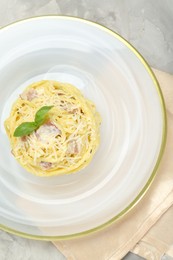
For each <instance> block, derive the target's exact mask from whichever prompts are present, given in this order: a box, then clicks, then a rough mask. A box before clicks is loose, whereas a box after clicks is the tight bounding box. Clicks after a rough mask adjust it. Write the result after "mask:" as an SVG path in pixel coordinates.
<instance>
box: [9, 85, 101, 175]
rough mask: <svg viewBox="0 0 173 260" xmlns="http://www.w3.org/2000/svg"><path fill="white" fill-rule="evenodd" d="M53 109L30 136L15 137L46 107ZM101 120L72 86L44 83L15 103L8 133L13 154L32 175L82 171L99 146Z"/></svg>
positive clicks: (33, 87) (20, 97)
mask: <svg viewBox="0 0 173 260" xmlns="http://www.w3.org/2000/svg"><path fill="white" fill-rule="evenodd" d="M45 105H46V106H53V107H52V109H51V110H50V111H49V116H48V118H47V120H46V121H45V122H44V123H43V124H42V125H41V126H40V127H39V128H38V129H36V130H34V131H33V132H32V133H31V134H29V135H26V136H22V137H15V136H14V131H15V129H16V128H17V127H18V126H19V125H20V124H21V123H23V122H32V121H34V117H35V113H36V112H37V111H38V109H40V108H41V107H43V106H45ZM100 123H101V119H100V115H99V113H98V112H97V111H96V108H95V105H94V104H93V103H92V102H91V101H89V100H88V99H86V98H84V96H83V95H82V94H81V92H80V91H79V90H78V89H77V88H75V87H74V86H72V85H70V84H64V83H59V82H56V81H50V80H43V81H40V82H36V83H34V84H32V85H30V86H29V87H27V88H26V89H25V91H24V92H23V93H22V94H21V95H20V96H19V98H18V99H17V100H16V102H15V103H14V105H13V107H12V110H11V113H10V116H9V118H8V119H7V120H6V121H5V129H6V132H7V135H8V137H9V139H10V143H11V149H12V154H13V155H14V157H15V158H16V159H17V160H18V162H19V163H20V164H21V165H22V166H23V167H24V168H25V169H26V170H27V171H29V172H31V173H33V174H36V175H39V176H51V175H58V174H64V173H72V172H76V171H79V170H80V169H82V168H84V167H85V166H86V165H88V164H89V162H90V161H91V159H92V158H93V155H94V153H95V152H96V150H97V148H98V145H99V139H100V138H99V136H100V135H99V127H100Z"/></svg>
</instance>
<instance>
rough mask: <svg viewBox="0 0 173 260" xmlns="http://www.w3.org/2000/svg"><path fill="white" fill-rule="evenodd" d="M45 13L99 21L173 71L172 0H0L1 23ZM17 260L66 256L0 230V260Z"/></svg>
mask: <svg viewBox="0 0 173 260" xmlns="http://www.w3.org/2000/svg"><path fill="white" fill-rule="evenodd" d="M48 14H61V15H70V16H77V17H82V18H85V19H89V20H92V21H96V22H98V23H101V24H103V25H105V26H107V27H109V28H110V29H112V30H114V31H116V32H118V33H119V34H120V35H122V36H123V37H124V38H126V39H127V40H128V41H130V42H131V43H132V44H133V45H134V46H135V47H136V48H137V49H138V50H139V52H140V53H141V54H142V55H143V56H144V58H145V59H146V60H147V61H148V63H149V64H150V65H151V66H153V67H155V68H158V69H160V70H163V71H166V72H169V73H173V30H172V25H173V4H172V0H164V1H163V0H157V1H156V0H50V1H49V0H39V1H36V0H0V26H4V25H7V24H9V23H11V22H14V21H16V20H20V19H24V18H27V17H32V16H39V15H48ZM20 259H21V260H29V259H30V260H34V259H35V260H49V259H50V260H62V259H65V258H64V257H63V256H62V254H60V253H59V252H58V250H57V249H56V248H55V247H54V246H53V245H52V244H51V243H50V242H41V241H32V240H28V239H24V238H20V237H16V236H14V235H11V234H7V233H5V232H3V231H0V260H20ZM126 259H127V258H126ZM129 259H132V258H129ZM81 260H82V259H81ZM93 260H95V259H93Z"/></svg>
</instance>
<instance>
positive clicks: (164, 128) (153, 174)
mask: <svg viewBox="0 0 173 260" xmlns="http://www.w3.org/2000/svg"><path fill="white" fill-rule="evenodd" d="M45 18H48V19H51V18H53V19H64V20H74V21H75V20H76V21H78V22H82V23H85V24H88V25H91V26H94V27H97V28H98V29H101V30H102V31H104V32H107V33H108V34H110V35H112V36H113V37H115V38H116V39H118V40H119V41H121V42H122V43H123V44H124V45H125V46H126V47H127V48H128V49H129V50H130V51H132V52H133V53H134V54H135V56H136V57H137V58H138V59H139V60H140V61H141V63H142V64H143V66H144V68H145V69H146V71H147V72H148V74H149V76H150V78H151V80H152V81H153V84H154V86H155V88H156V90H157V92H158V96H159V99H160V105H161V109H162V118H163V126H162V140H161V146H160V151H159V155H158V158H157V161H156V163H155V166H154V168H153V171H152V172H151V175H150V177H149V179H148V181H147V182H146V183H145V185H144V187H143V188H142V190H141V191H140V192H139V193H138V195H137V196H136V197H135V199H133V201H132V202H131V203H130V204H129V205H128V206H127V207H125V208H124V209H123V210H122V211H121V212H120V213H118V214H117V215H115V216H114V217H113V218H111V219H110V220H109V221H107V222H105V223H103V224H102V225H99V226H97V227H95V228H92V229H89V230H86V231H83V232H80V233H74V234H69V235H63V236H37V235H31V234H28V233H24V232H20V231H18V230H15V229H12V228H10V227H8V226H5V225H2V224H0V229H1V230H4V231H6V232H9V233H11V234H14V235H17V236H20V237H24V238H29V239H35V240H44V241H51V240H54V241H55V240H68V239H72V238H77V237H82V236H84V235H89V234H91V233H94V232H97V231H100V230H103V229H104V228H106V227H108V226H110V225H111V224H112V223H114V222H117V221H118V220H120V219H121V218H122V217H124V216H125V215H126V214H127V213H129V211H131V210H132V209H133V208H134V207H135V206H136V204H138V203H139V201H140V200H141V199H142V198H143V197H144V195H145V194H146V192H147V191H148V189H149V187H150V186H151V184H152V182H153V180H154V179H155V177H156V174H157V169H158V166H159V164H160V162H161V159H162V156H163V153H164V149H165V145H166V139H167V117H166V107H165V101H164V98H163V94H162V91H161V88H160V85H159V82H158V80H157V78H156V76H155V74H154V72H153V71H152V69H151V67H150V65H149V64H148V62H147V61H146V60H145V58H144V57H143V56H142V55H141V54H140V53H139V51H138V50H137V49H136V48H135V47H134V46H133V45H132V44H131V43H130V42H128V41H127V40H126V39H125V38H123V37H122V36H121V35H119V34H118V33H117V32H114V31H113V30H111V29H109V28H107V27H106V26H104V25H102V24H99V23H97V22H94V21H90V20H86V19H84V18H80V17H75V16H68V15H55V14H54V15H40V16H34V17H29V18H26V19H21V20H17V21H15V22H12V23H10V24H8V25H6V26H3V27H0V32H1V31H2V30H4V29H8V28H9V27H12V26H15V25H16V24H19V23H23V22H26V21H30V20H37V19H45Z"/></svg>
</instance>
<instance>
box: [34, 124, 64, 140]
mask: <svg viewBox="0 0 173 260" xmlns="http://www.w3.org/2000/svg"><path fill="white" fill-rule="evenodd" d="M42 134H44V135H50V134H52V135H54V136H57V135H60V134H61V130H59V128H58V127H57V126H56V125H54V124H53V123H51V122H50V121H48V122H47V123H45V124H44V125H42V126H40V127H39V128H38V130H36V136H37V138H39V137H40V136H41V135H42Z"/></svg>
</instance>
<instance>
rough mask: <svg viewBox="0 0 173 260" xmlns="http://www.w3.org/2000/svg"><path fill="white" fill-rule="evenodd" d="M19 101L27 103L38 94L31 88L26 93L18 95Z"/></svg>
mask: <svg viewBox="0 0 173 260" xmlns="http://www.w3.org/2000/svg"><path fill="white" fill-rule="evenodd" d="M20 97H21V99H23V100H28V101H32V100H33V99H34V98H37V97H38V93H37V91H36V90H35V89H33V88H31V89H29V90H28V91H26V92H24V93H22V94H21V95H20Z"/></svg>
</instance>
